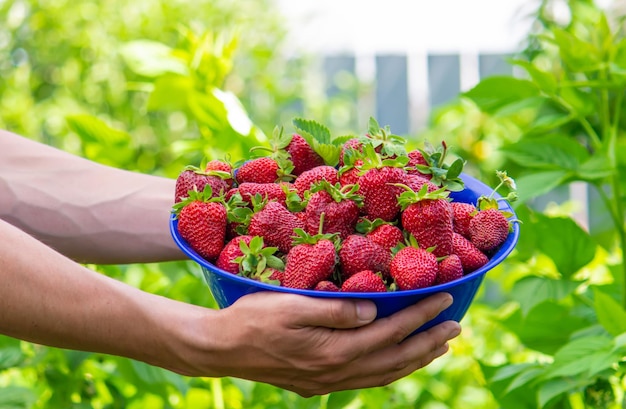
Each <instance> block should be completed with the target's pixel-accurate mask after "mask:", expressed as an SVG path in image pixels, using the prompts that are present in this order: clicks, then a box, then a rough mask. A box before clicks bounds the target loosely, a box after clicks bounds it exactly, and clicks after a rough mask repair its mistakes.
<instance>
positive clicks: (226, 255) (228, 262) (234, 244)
mask: <svg viewBox="0 0 626 409" xmlns="http://www.w3.org/2000/svg"><path fill="white" fill-rule="evenodd" d="M250 240H252V236H248V235H243V236H237V237H234V238H232V239H231V240H230V241H229V242H228V243H226V245H225V246H224V248H223V249H222V251H221V252H220V255H219V257H218V258H217V261H216V262H215V266H216V267H218V268H221V269H222V270H224V271H228V272H229V273H233V274H237V273H239V263H237V262H236V261H234V260H235V259H236V258H237V257H241V256H242V255H243V252H242V251H241V247H240V244H239V242H240V241H243V242H244V243H246V244H247V245H249V244H250Z"/></svg>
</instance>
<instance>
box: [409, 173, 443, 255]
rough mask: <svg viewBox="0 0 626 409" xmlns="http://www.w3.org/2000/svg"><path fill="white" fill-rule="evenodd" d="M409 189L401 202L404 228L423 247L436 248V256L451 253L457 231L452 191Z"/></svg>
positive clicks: (424, 188) (434, 252)
mask: <svg viewBox="0 0 626 409" xmlns="http://www.w3.org/2000/svg"><path fill="white" fill-rule="evenodd" d="M406 189H407V190H406V191H405V192H404V193H402V195H401V196H400V199H399V203H400V204H401V206H402V209H403V210H402V215H401V220H402V226H403V227H404V229H405V230H406V231H407V232H408V233H409V234H411V235H412V236H414V237H415V238H416V239H417V242H418V243H419V246H420V247H422V248H431V247H434V249H433V254H434V255H435V256H437V257H442V256H447V255H448V254H451V253H452V234H453V233H454V229H453V221H452V207H451V205H450V202H448V200H447V197H448V194H449V192H448V191H447V190H445V189H443V188H442V189H439V190H436V191H434V192H428V187H427V186H426V185H424V186H423V187H422V189H421V190H420V191H419V192H414V191H412V190H411V189H410V188H408V187H406Z"/></svg>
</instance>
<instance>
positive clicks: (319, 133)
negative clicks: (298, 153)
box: [293, 118, 331, 144]
mask: <svg viewBox="0 0 626 409" xmlns="http://www.w3.org/2000/svg"><path fill="white" fill-rule="evenodd" d="M293 125H294V126H295V127H296V129H297V130H298V131H299V132H300V133H301V134H306V136H305V135H302V137H303V138H305V139H307V136H309V137H312V138H313V139H314V140H316V141H317V142H319V143H321V144H330V143H331V136H330V131H329V130H328V128H327V127H326V126H324V125H322V124H320V123H319V122H316V121H313V120H310V119H303V118H294V119H293Z"/></svg>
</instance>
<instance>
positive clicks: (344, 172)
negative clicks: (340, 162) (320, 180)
mask: <svg viewBox="0 0 626 409" xmlns="http://www.w3.org/2000/svg"><path fill="white" fill-rule="evenodd" d="M362 165H363V160H362V159H357V160H355V161H354V164H353V165H344V166H342V167H340V168H339V183H340V184H341V186H346V185H356V184H357V183H358V182H359V177H360V176H359V173H360V172H361V166H362Z"/></svg>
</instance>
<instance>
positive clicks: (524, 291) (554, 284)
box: [511, 276, 579, 314]
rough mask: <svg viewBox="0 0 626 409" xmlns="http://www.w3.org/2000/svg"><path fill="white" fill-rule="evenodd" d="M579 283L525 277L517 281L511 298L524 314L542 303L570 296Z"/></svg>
mask: <svg viewBox="0 0 626 409" xmlns="http://www.w3.org/2000/svg"><path fill="white" fill-rule="evenodd" d="M578 285H579V283H576V282H573V281H569V280H554V279H551V278H548V277H536V276H527V277H524V278H522V279H521V280H519V281H517V282H516V283H515V285H514V286H513V289H512V291H511V296H512V297H513V299H514V300H516V301H517V302H518V303H519V304H520V308H521V309H522V312H523V313H524V314H527V313H528V311H530V310H531V309H532V308H533V307H534V306H535V305H537V304H540V303H542V302H544V301H548V300H551V301H559V300H562V299H563V298H565V297H567V296H569V295H570V294H572V293H573V292H574V291H575V290H576V288H577V287H578Z"/></svg>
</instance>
